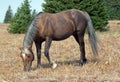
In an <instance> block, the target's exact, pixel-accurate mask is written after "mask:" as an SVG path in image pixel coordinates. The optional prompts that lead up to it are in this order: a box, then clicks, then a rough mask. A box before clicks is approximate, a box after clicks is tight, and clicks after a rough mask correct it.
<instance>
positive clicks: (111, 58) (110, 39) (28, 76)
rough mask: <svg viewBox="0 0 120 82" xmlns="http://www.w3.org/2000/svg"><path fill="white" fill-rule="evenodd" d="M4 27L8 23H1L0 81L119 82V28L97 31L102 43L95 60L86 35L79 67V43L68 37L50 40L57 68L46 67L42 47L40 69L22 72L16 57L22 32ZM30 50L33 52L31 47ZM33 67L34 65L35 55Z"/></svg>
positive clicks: (22, 36) (20, 63)
mask: <svg viewBox="0 0 120 82" xmlns="http://www.w3.org/2000/svg"><path fill="white" fill-rule="evenodd" d="M110 23H112V22H110ZM111 25H112V26H111ZM115 25H116V23H115V24H114V23H112V24H110V28H112V29H114V28H117V27H119V25H118V24H117V25H116V26H115ZM7 27H8V25H3V24H2V25H0V35H1V36H0V82H119V81H120V63H119V62H120V31H118V30H120V28H117V29H116V30H114V32H112V29H111V31H107V32H97V35H98V37H99V39H100V40H101V43H102V44H101V47H100V49H99V56H98V57H97V58H96V59H94V57H93V55H92V51H91V48H90V45H89V42H88V36H87V34H86V35H85V44H86V56H87V59H88V62H87V63H86V64H85V65H84V66H82V67H81V66H79V65H78V61H79V57H80V56H79V46H78V45H77V43H76V42H75V40H74V39H73V37H70V38H68V39H66V40H64V41H60V42H53V43H52V47H51V50H50V56H51V57H53V58H54V59H55V60H56V61H57V63H58V67H57V68H56V69H54V70H53V69H51V68H50V67H49V65H48V62H47V60H46V58H45V57H44V54H43V49H42V66H41V68H39V69H35V70H32V71H30V72H24V71H23V66H22V60H21V58H20V57H19V53H20V50H19V47H21V46H22V41H23V38H24V34H9V33H8V32H7V30H6V29H7ZM43 46H44V44H43ZM43 48H44V47H43ZM33 51H34V53H35V47H34V46H33ZM32 67H33V68H35V67H36V55H35V60H34V62H33V66H32Z"/></svg>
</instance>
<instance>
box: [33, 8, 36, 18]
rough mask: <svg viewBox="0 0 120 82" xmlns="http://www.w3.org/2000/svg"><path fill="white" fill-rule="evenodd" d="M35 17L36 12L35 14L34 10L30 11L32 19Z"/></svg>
mask: <svg viewBox="0 0 120 82" xmlns="http://www.w3.org/2000/svg"><path fill="white" fill-rule="evenodd" d="M36 15H37V12H36V10H35V9H34V10H33V11H32V18H34V17H35V16H36Z"/></svg>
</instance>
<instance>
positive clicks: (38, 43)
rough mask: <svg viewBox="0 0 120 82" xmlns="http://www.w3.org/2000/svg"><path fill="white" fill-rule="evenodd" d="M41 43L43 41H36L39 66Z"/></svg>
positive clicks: (38, 65) (39, 63) (39, 64)
mask: <svg viewBox="0 0 120 82" xmlns="http://www.w3.org/2000/svg"><path fill="white" fill-rule="evenodd" d="M41 44H42V42H37V41H36V42H35V45H36V52H37V67H38V68H39V67H40V66H41Z"/></svg>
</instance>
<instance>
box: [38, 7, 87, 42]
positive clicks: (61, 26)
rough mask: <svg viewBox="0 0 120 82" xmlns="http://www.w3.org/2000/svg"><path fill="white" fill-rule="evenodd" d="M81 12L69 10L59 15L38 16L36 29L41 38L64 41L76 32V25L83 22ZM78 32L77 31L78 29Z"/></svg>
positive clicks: (44, 14) (45, 14)
mask: <svg viewBox="0 0 120 82" xmlns="http://www.w3.org/2000/svg"><path fill="white" fill-rule="evenodd" d="M83 19H85V18H84V15H83V13H81V11H79V10H76V9H71V10H67V11H63V12H60V13H54V14H51V13H42V14H40V15H39V16H38V21H37V27H38V28H39V34H40V35H41V36H43V37H44V36H50V37H52V38H53V39H56V40H57V39H65V38H67V37H69V36H70V35H72V34H73V33H74V32H75V31H76V29H77V28H76V27H77V26H76V25H78V24H79V23H81V25H82V22H81V21H84V20H83ZM78 30H79V29H78Z"/></svg>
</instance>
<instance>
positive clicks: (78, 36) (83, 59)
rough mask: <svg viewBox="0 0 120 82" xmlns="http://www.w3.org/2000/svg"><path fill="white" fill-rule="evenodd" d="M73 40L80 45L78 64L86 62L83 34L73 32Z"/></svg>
mask: <svg viewBox="0 0 120 82" xmlns="http://www.w3.org/2000/svg"><path fill="white" fill-rule="evenodd" d="M73 36H74V38H75V40H76V41H77V43H78V44H79V47H80V52H81V54H80V64H81V65H83V64H84V63H86V61H87V59H86V57H85V43H84V34H80V33H79V32H78V33H75V34H74V35H73Z"/></svg>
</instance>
